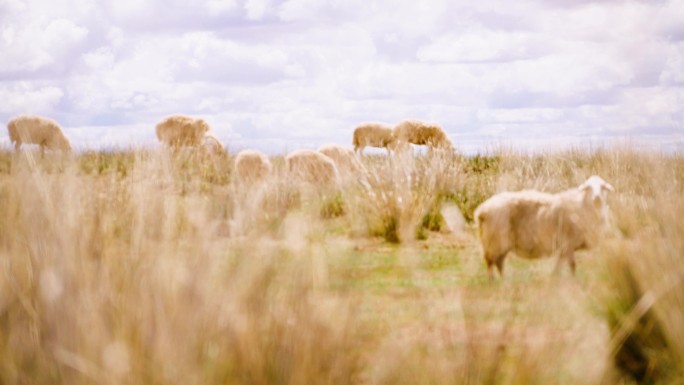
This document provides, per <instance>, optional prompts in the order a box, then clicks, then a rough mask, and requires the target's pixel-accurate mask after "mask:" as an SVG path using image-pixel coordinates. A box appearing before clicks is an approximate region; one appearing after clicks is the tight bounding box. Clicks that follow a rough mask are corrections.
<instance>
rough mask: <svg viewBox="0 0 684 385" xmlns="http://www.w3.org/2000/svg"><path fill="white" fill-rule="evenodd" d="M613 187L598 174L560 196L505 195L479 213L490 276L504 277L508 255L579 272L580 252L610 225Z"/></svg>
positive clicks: (491, 200)
mask: <svg viewBox="0 0 684 385" xmlns="http://www.w3.org/2000/svg"><path fill="white" fill-rule="evenodd" d="M609 191H614V189H613V186H611V185H610V184H609V183H607V182H606V181H604V180H603V179H602V178H601V177H599V176H596V175H594V176H592V177H590V178H589V179H587V180H586V181H585V182H584V183H582V184H581V185H580V186H579V187H578V188H574V189H570V190H566V191H563V192H560V193H557V194H549V193H544V192H540V191H536V190H523V191H517V192H503V193H499V194H496V195H494V196H493V197H491V198H489V199H487V200H486V201H485V202H484V203H482V204H481V205H480V206H479V207H478V208H477V209H476V210H475V220H476V221H477V227H478V231H479V236H480V242H481V243H482V252H483V256H484V260H485V263H486V264H487V272H488V274H489V276H490V278H493V276H494V273H493V267H494V266H496V269H497V270H498V271H499V275H501V276H503V264H504V260H505V258H506V255H507V254H508V253H509V252H511V251H512V252H514V253H515V254H516V255H518V256H519V257H523V258H527V259H537V258H541V257H546V256H556V257H557V258H558V260H557V263H556V271H558V268H559V267H560V264H561V262H563V261H565V262H567V263H568V265H569V266H570V270H571V272H572V273H573V274H574V273H575V254H574V253H575V251H576V250H581V249H585V248H590V247H592V246H593V245H594V244H595V243H596V241H597V240H598V237H599V236H600V235H601V232H602V230H603V229H604V227H605V225H606V223H607V216H608V206H607V203H606V199H607V195H608V192H609Z"/></svg>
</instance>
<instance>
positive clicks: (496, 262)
mask: <svg viewBox="0 0 684 385" xmlns="http://www.w3.org/2000/svg"><path fill="white" fill-rule="evenodd" d="M505 257H506V254H504V255H497V256H491V255H487V254H486V255H485V258H484V260H485V263H486V264H487V275H489V279H490V280H493V279H494V268H493V267H494V266H496V270H497V271H498V272H499V276H500V277H503V270H504V268H503V267H504V266H503V263H504V259H505Z"/></svg>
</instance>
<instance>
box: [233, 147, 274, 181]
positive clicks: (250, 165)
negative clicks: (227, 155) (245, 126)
mask: <svg viewBox="0 0 684 385" xmlns="http://www.w3.org/2000/svg"><path fill="white" fill-rule="evenodd" d="M272 169H273V167H272V166H271V161H270V160H268V157H267V156H266V154H264V153H262V152H260V151H257V150H242V151H240V152H239V153H238V154H237V156H236V157H235V168H234V170H235V177H236V180H237V181H238V182H241V183H254V182H257V181H260V180H263V179H265V178H266V177H267V176H268V175H270V174H271V170H272Z"/></svg>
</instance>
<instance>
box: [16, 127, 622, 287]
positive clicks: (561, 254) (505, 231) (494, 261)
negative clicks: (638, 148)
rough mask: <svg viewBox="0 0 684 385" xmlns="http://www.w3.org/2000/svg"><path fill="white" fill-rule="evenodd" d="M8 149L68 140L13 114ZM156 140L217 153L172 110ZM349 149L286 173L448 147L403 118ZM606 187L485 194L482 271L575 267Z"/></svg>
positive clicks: (243, 170) (251, 178) (311, 175)
mask: <svg viewBox="0 0 684 385" xmlns="http://www.w3.org/2000/svg"><path fill="white" fill-rule="evenodd" d="M7 130H8V132H9V137H10V140H11V142H12V143H13V144H14V147H15V150H17V151H18V150H19V149H20V147H21V145H22V144H37V145H39V146H40V148H41V152H42V151H44V150H45V149H51V150H61V151H71V145H70V143H69V140H68V139H67V137H66V136H65V135H64V133H63V131H62V129H61V128H60V126H59V125H58V124H57V123H56V122H55V121H53V120H50V119H46V118H42V117H37V116H19V117H16V118H13V119H11V120H10V121H9V122H8V123H7ZM156 134H157V138H158V139H159V141H160V142H162V143H163V144H165V145H166V146H168V147H170V148H174V149H178V148H180V147H195V148H203V149H205V150H208V151H211V152H214V153H215V152H218V151H224V148H225V147H224V145H223V143H221V141H220V140H219V139H218V138H216V137H215V136H214V135H213V134H212V133H211V129H210V126H209V124H207V122H206V121H204V120H203V119H195V118H191V117H188V116H182V115H174V116H170V117H167V118H165V119H164V120H162V121H161V122H159V123H158V124H157V126H156ZM352 143H353V145H354V149H353V150H352V149H351V148H346V147H342V146H338V145H324V146H322V147H320V148H319V149H318V151H312V150H297V151H294V152H292V153H290V154H288V155H287V156H286V157H285V163H286V168H287V171H288V173H289V175H290V176H292V177H294V178H297V179H299V180H301V181H305V182H310V183H314V184H324V185H330V184H334V183H335V182H336V181H337V179H338V177H339V171H338V170H341V169H342V170H345V171H346V172H348V173H351V174H354V173H358V172H360V171H362V170H363V169H364V166H363V164H362V163H361V162H360V161H359V157H358V156H357V153H358V155H361V154H363V150H364V148H365V147H368V146H371V147H380V148H386V149H387V151H388V154H389V155H392V153H393V152H405V151H407V150H408V149H410V145H411V144H416V145H427V146H429V148H430V151H435V150H446V151H449V152H451V153H453V152H454V151H455V149H454V146H453V144H452V142H451V141H450V140H449V138H448V137H447V135H446V134H445V132H444V130H443V129H442V128H441V127H440V126H439V125H437V124H433V123H424V122H421V121H418V120H405V121H402V122H400V123H399V124H397V125H396V126H394V127H391V126H388V125H385V124H381V123H365V124H361V125H359V126H358V127H356V129H355V130H354V134H353V140H352ZM272 170H273V166H272V165H271V162H270V161H269V159H268V157H267V156H266V155H265V154H263V153H262V152H259V151H256V150H243V151H240V152H239V153H238V154H237V155H236V157H235V159H234V172H235V177H236V180H237V181H238V182H239V183H246V184H251V183H256V182H258V181H260V180H264V179H265V178H266V177H267V176H269V175H270V174H271V173H272ZM610 191H614V189H613V186H611V185H610V184H609V183H607V182H606V181H604V180H603V179H602V178H601V177H599V176H592V177H590V178H589V179H587V180H586V181H585V182H584V183H582V184H581V185H580V186H579V187H577V188H574V189H570V190H567V191H564V192H560V193H557V194H549V193H544V192H540V191H536V190H524V191H517V192H503V193H499V194H496V195H494V196H492V197H490V198H489V199H488V200H486V201H485V202H483V203H482V204H481V205H480V206H479V207H478V208H477V209H476V210H475V220H476V223H477V228H478V234H479V238H480V241H481V244H482V251H483V257H484V260H485V263H486V265H487V271H488V274H489V276H490V277H493V276H494V268H496V270H497V271H498V272H499V274H500V275H503V267H504V260H505V258H506V256H507V255H508V254H509V253H510V252H514V253H515V254H516V255H518V256H520V257H523V258H528V259H537V258H541V257H546V256H556V257H557V258H558V259H557V264H556V269H558V268H559V266H560V265H561V263H563V262H566V263H567V264H568V265H569V266H570V269H571V272H572V273H574V271H575V257H574V253H575V251H576V250H580V249H585V248H589V247H591V246H592V245H593V244H595V243H596V240H597V239H598V238H599V237H600V234H601V232H602V231H603V229H604V228H605V226H606V224H607V220H608V211H607V210H608V206H607V202H606V198H607V194H608V192H610Z"/></svg>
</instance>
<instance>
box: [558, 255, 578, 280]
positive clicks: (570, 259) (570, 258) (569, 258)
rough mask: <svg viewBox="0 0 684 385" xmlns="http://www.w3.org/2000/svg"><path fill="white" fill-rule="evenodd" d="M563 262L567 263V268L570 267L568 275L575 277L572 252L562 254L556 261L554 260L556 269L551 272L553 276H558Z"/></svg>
mask: <svg viewBox="0 0 684 385" xmlns="http://www.w3.org/2000/svg"><path fill="white" fill-rule="evenodd" d="M564 261H567V263H568V266H570V273H572V275H575V270H576V269H577V264H576V262H575V253H573V252H572V251H570V252H567V253H563V254H561V255H559V256H558V259H557V260H556V267H555V268H554V270H553V272H554V274H556V275H558V274H560V269H561V265H562V264H563V262H564Z"/></svg>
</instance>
